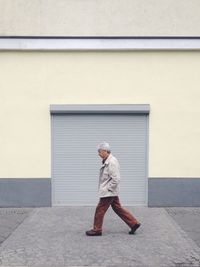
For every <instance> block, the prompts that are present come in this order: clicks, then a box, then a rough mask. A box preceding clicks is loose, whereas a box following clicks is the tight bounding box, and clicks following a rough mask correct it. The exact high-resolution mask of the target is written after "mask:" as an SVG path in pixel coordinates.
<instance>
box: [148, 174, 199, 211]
mask: <svg viewBox="0 0 200 267" xmlns="http://www.w3.org/2000/svg"><path fill="white" fill-rule="evenodd" d="M148 197H149V199H148V205H149V206H150V207H200V179H199V178H149V184H148Z"/></svg>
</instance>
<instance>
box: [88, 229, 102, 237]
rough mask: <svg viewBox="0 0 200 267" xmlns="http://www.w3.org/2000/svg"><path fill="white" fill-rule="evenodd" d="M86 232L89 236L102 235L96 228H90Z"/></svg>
mask: <svg viewBox="0 0 200 267" xmlns="http://www.w3.org/2000/svg"><path fill="white" fill-rule="evenodd" d="M85 234H86V235H88V236H100V235H102V232H95V231H94V230H89V231H86V232H85Z"/></svg>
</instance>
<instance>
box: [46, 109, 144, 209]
mask: <svg viewBox="0 0 200 267" xmlns="http://www.w3.org/2000/svg"><path fill="white" fill-rule="evenodd" d="M148 114H149V106H148V105H108V106H105V105H95V106H93V105H83V106H76V105H52V106H51V124H52V125H51V126H52V127H51V128H52V205H53V206H86V205H88V206H95V205H96V203H97V201H98V175H99V168H100V166H101V159H100V158H99V157H98V153H97V145H98V144H99V143H100V142H102V141H107V142H108V143H109V144H110V145H111V148H112V154H113V155H114V156H116V157H117V158H118V160H119V162H120V167H121V182H120V198H121V201H122V203H123V205H132V206H138V205H139V206H146V205H147V189H148V188H147V185H148V179H147V178H148Z"/></svg>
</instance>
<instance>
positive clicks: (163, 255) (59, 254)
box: [0, 207, 200, 267]
mask: <svg viewBox="0 0 200 267" xmlns="http://www.w3.org/2000/svg"><path fill="white" fill-rule="evenodd" d="M128 209H129V211H131V212H132V213H133V214H134V215H135V217H136V218H137V219H138V220H139V221H140V222H141V223H142V226H141V228H139V229H138V230H137V232H136V234H135V235H129V234H128V231H129V228H128V226H127V225H126V224H125V223H124V222H123V221H122V220H120V218H119V217H118V216H117V215H116V214H115V213H114V212H113V211H112V209H109V210H108V213H107V214H106V216H105V220H104V227H103V236H98V237H88V236H86V235H85V230H88V229H89V228H90V227H91V225H92V220H93V215H94V210H95V208H94V207H93V208H92V207H60V208H37V209H35V210H34V211H33V212H32V213H31V214H30V216H29V217H28V218H26V219H25V220H24V222H23V223H22V224H21V225H20V226H19V227H18V228H17V229H16V230H15V231H14V232H13V233H12V235H11V236H10V237H9V238H8V239H7V240H5V241H4V242H3V244H2V245H1V247H0V266H1V265H3V266H29V267H33V266H35V267H36V266H38V267H39V266H40V267H44V266H54V267H58V266H59V267H62V266H68V267H69V266H104V267H107V266H112V267H113V266H115V267H121V266H124V267H125V266H129V267H130V266H132V267H134V266H135V267H139V266H141V267H150V266H152V267H153V266H156V267H157V266H158V267H161V266H162V267H169V266H170V267H177V266H182V267H186V266H187V267H189V266H199V264H200V248H199V247H198V246H197V245H196V244H195V243H194V242H193V241H192V240H191V239H190V238H189V237H188V236H187V234H186V233H185V232H184V231H183V230H182V229H181V228H180V227H179V226H178V225H177V224H176V222H175V221H174V220H173V219H172V218H171V216H170V215H169V214H168V213H167V212H166V211H165V210H164V209H162V208H145V207H142V208H141V207H134V208H133V207H129V208H128Z"/></svg>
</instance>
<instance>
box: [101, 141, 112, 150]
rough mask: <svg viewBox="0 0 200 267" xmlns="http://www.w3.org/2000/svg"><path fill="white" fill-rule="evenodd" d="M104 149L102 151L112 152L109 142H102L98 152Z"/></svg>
mask: <svg viewBox="0 0 200 267" xmlns="http://www.w3.org/2000/svg"><path fill="white" fill-rule="evenodd" d="M99 149H102V150H106V151H107V152H111V148H110V145H109V144H108V143H107V142H102V143H100V144H99V145H98V150H99Z"/></svg>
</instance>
